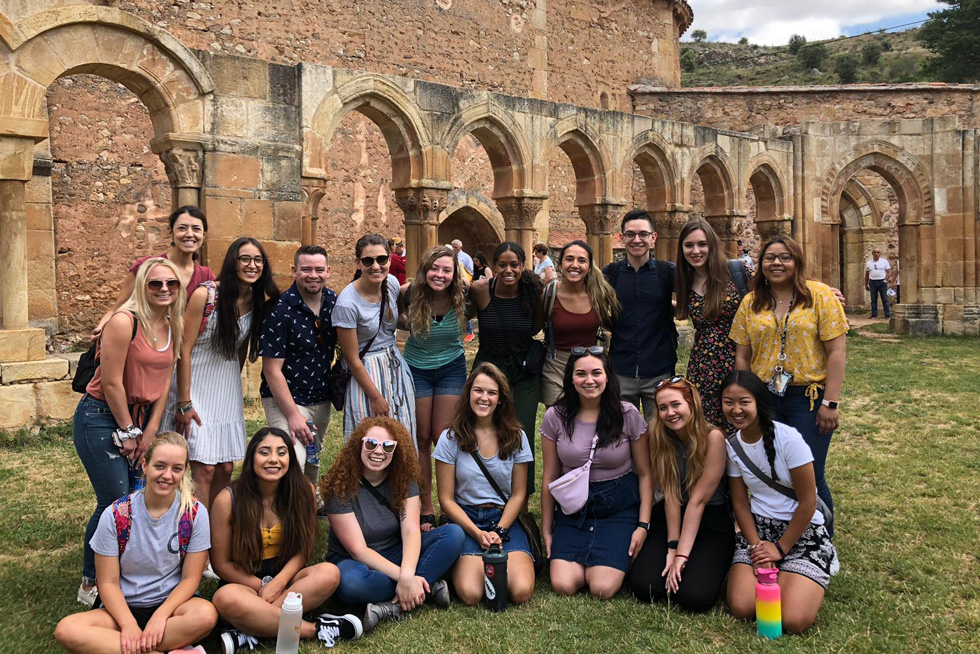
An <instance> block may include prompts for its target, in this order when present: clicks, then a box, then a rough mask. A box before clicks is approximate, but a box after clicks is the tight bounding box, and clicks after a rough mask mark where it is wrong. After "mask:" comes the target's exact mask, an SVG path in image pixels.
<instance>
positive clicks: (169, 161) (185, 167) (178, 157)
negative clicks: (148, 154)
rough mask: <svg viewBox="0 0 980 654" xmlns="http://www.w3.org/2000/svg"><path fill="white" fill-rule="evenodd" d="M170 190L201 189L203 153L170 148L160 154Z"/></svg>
mask: <svg viewBox="0 0 980 654" xmlns="http://www.w3.org/2000/svg"><path fill="white" fill-rule="evenodd" d="M160 160H161V161H162V162H163V165H164V167H165V168H166V169H167V179H169V180H170V186H171V187H172V188H175V189H177V188H201V184H202V182H203V176H202V174H201V172H202V164H203V162H204V153H202V152H201V151H200V150H194V149H187V148H171V149H169V150H164V151H163V152H161V153H160Z"/></svg>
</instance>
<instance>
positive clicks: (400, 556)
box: [320, 417, 463, 632]
mask: <svg viewBox="0 0 980 654" xmlns="http://www.w3.org/2000/svg"><path fill="white" fill-rule="evenodd" d="M420 477H421V475H420V474H419V464H418V458H417V457H416V456H415V450H414V448H413V447H412V440H411V437H410V436H409V434H408V430H407V429H405V427H404V425H402V424H401V423H400V422H398V421H397V420H394V419H392V418H387V417H374V418H367V419H365V420H363V421H361V423H360V424H359V425H358V426H357V429H355V430H354V432H353V433H352V434H351V437H350V439H349V440H348V441H347V443H346V444H345V445H344V447H343V449H342V450H341V451H340V454H338V455H337V459H336V461H334V464H333V466H331V468H330V471H329V472H328V473H327V475H326V476H325V477H324V478H323V480H322V481H321V482H320V493H321V494H322V496H323V499H324V501H325V502H326V513H327V517H328V518H329V520H330V542H329V545H328V546H327V557H326V558H327V561H329V562H330V563H333V564H335V565H336V566H337V567H338V568H340V586H339V587H338V588H337V597H338V598H339V599H340V600H341V601H342V602H344V603H346V604H357V605H366V610H365V613H364V620H363V622H364V631H365V632H367V631H371V630H372V629H374V627H376V626H377V625H378V623H379V622H382V621H385V620H398V619H400V618H401V616H402V613H403V612H408V611H411V610H412V609H414V608H416V607H418V606H420V605H422V604H423V603H425V602H427V601H431V602H433V603H434V604H436V605H437V606H441V607H447V606H449V588H448V585H447V584H446V582H445V581H441V580H440V579H439V578H440V577H441V576H442V575H443V574H444V573H445V572H446V571H447V570H449V568H451V567H452V565H453V564H454V563H455V562H456V559H457V558H458V557H459V553H460V551H461V549H462V547H463V530H462V529H460V528H459V526H457V525H443V526H442V527H436V528H435V529H431V530H429V531H427V532H425V533H422V532H421V530H420V529H419V497H418V495H419V482H420V481H421V479H420Z"/></svg>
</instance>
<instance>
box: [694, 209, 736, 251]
mask: <svg viewBox="0 0 980 654" xmlns="http://www.w3.org/2000/svg"><path fill="white" fill-rule="evenodd" d="M744 217H745V213H744V212H738V211H727V212H726V213H724V214H723V215H720V216H705V217H704V219H705V220H707V221H708V224H709V225H711V228H712V229H714V230H715V233H716V234H717V235H718V238H719V239H721V241H722V243H724V245H725V256H726V257H728V258H729V259H735V258H737V257H738V235H739V234H741V233H742V218H744Z"/></svg>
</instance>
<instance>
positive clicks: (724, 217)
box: [686, 146, 741, 258]
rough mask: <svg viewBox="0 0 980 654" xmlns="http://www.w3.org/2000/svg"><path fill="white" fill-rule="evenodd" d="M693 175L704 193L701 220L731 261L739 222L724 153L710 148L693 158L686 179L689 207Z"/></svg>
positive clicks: (733, 190) (733, 187)
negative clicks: (692, 163) (713, 232)
mask: <svg viewBox="0 0 980 654" xmlns="http://www.w3.org/2000/svg"><path fill="white" fill-rule="evenodd" d="M695 176H697V177H698V178H699V179H700V181H701V188H702V189H703V192H704V219H705V220H707V221H708V224H710V225H711V227H712V228H713V229H714V230H715V232H716V233H717V234H718V238H719V239H721V241H722V242H723V243H724V244H725V252H726V256H728V257H729V258H734V257H735V256H736V253H735V250H736V238H737V236H738V234H739V232H740V231H741V223H740V222H739V221H738V220H737V214H736V211H735V184H734V180H735V176H734V175H733V173H732V167H731V165H730V164H729V162H728V160H727V158H726V157H725V155H724V152H723V151H722V150H721V149H720V148H717V147H716V146H713V147H710V148H709V149H707V150H706V151H703V152H702V153H701V156H699V157H697V158H696V159H695V165H694V166H692V169H691V173H690V174H689V175H688V178H687V180H686V187H687V188H686V190H687V198H688V204H690V203H691V202H690V198H691V180H693V178H694V177H695Z"/></svg>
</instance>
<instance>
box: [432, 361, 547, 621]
mask: <svg viewBox="0 0 980 654" xmlns="http://www.w3.org/2000/svg"><path fill="white" fill-rule="evenodd" d="M432 457H433V458H434V459H435V460H436V476H437V478H438V481H439V506H440V507H441V508H442V512H443V515H445V516H448V518H449V520H450V521H452V522H453V523H454V524H457V525H459V526H460V527H462V529H463V531H464V532H465V534H466V538H465V540H464V541H463V551H462V556H460V558H459V560H458V561H457V562H456V565H455V566H454V567H453V587H454V588H455V589H456V595H458V596H459V598H460V600H461V601H462V602H463V604H466V605H468V606H474V605H476V604H478V603H479V602H480V600H481V599H483V596H484V583H483V580H484V574H483V558H482V555H483V553H484V552H485V551H486V550H487V549H489V547H490V546H491V545H493V544H498V545H500V546H501V548H502V549H503V550H504V551H505V552H507V598H508V600H509V601H510V602H513V603H515V604H523V603H524V602H526V601H527V600H528V599H530V597H531V593H532V592H533V591H534V559H533V558H532V557H531V548H530V546H529V545H528V540H527V539H528V536H527V534H526V533H525V532H524V529H523V527H522V526H521V523H520V521H519V520H518V516H519V515H520V513H521V510H522V509H523V507H524V505H525V503H526V502H527V494H528V493H527V489H528V483H527V468H528V463H530V462H531V461H533V460H534V455H533V453H532V452H531V446H530V445H529V443H528V440H527V436H525V435H524V432H523V431H522V430H521V426H520V423H518V422H517V416H516V415H515V414H514V397H513V396H512V395H511V393H510V387H509V386H508V385H507V378H506V377H504V374H503V373H502V372H500V369H499V368H497V367H496V366H495V365H493V364H492V363H481V364H480V365H478V366H476V367H475V368H473V372H471V373H470V376H469V378H468V379H467V380H466V386H464V387H463V395H462V397H461V398H460V402H459V404H458V405H457V408H456V413H455V415H454V416H453V418H452V424H451V425H450V427H449V429H448V430H446V431H445V432H444V433H443V434H442V436H441V437H440V438H439V443H438V445H436V449H435V452H433V454H432ZM477 457H479V459H477ZM488 475H489V477H488ZM490 478H492V479H493V483H491V481H490ZM494 484H496V485H497V488H499V489H500V490H501V491H502V492H503V493H504V496H503V497H502V496H501V494H500V493H498V492H497V490H496V489H495V488H494Z"/></svg>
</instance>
